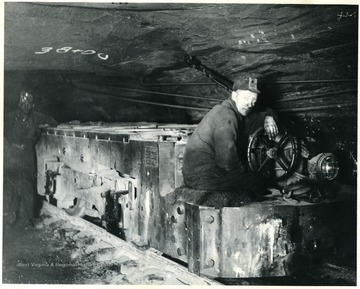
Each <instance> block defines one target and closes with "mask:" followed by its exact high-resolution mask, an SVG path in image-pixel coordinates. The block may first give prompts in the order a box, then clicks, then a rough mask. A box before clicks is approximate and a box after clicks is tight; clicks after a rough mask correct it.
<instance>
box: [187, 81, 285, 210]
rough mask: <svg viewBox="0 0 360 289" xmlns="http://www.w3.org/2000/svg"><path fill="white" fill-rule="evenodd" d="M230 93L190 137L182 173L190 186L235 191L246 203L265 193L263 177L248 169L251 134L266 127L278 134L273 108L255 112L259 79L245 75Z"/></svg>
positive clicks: (208, 189) (272, 135)
mask: <svg viewBox="0 0 360 289" xmlns="http://www.w3.org/2000/svg"><path fill="white" fill-rule="evenodd" d="M232 90H233V91H232V93H231V96H230V97H229V98H228V99H227V100H225V101H223V102H222V104H220V105H216V106H215V107H214V108H212V109H211V110H210V111H209V112H208V113H207V114H206V115H205V116H204V118H203V119H202V121H201V122H200V124H199V125H198V126H197V128H196V129H195V131H194V133H193V134H192V136H191V137H190V138H189V139H188V142H187V145H186V149H185V154H184V161H183V169H182V171H183V176H184V182H185V185H186V186H187V187H190V188H193V189H199V190H207V191H224V192H225V191H233V192H236V193H238V194H242V195H243V196H244V197H245V200H246V203H248V202H252V201H255V200H258V199H259V198H261V196H262V195H263V194H264V193H265V184H264V180H263V178H262V176H261V175H260V174H258V173H255V172H252V173H251V172H248V171H247V159H246V149H247V144H248V135H249V134H250V133H253V132H254V131H255V130H256V129H257V128H259V127H260V126H262V125H263V126H264V128H265V131H266V134H267V136H268V137H269V139H271V140H273V139H274V138H275V137H276V135H277V134H278V127H277V124H276V121H275V119H276V118H277V117H276V114H275V112H274V111H272V110H270V109H267V110H266V111H264V112H258V113H254V112H252V109H253V107H254V105H255V103H256V101H257V98H258V93H260V91H259V90H258V89H257V79H255V78H243V79H240V80H238V81H236V82H235V83H234V85H233V89H232Z"/></svg>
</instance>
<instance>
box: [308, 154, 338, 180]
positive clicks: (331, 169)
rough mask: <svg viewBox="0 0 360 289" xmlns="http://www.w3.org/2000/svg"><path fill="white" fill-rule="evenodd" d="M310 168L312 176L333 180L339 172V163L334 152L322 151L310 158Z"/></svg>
mask: <svg viewBox="0 0 360 289" xmlns="http://www.w3.org/2000/svg"><path fill="white" fill-rule="evenodd" d="M308 170H309V173H310V176H311V178H315V179H320V180H327V181H331V180H333V179H335V178H336V177H337V175H338V173H339V163H338V161H337V158H336V156H335V155H334V154H332V153H322V154H319V155H317V156H315V157H313V158H312V159H311V160H309V163H308Z"/></svg>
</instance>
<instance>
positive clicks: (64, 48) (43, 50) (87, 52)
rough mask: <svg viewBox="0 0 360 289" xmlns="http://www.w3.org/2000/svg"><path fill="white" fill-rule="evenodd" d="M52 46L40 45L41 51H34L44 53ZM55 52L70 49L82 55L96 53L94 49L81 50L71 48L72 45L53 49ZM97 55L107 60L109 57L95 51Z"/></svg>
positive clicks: (63, 51) (51, 48)
mask: <svg viewBox="0 0 360 289" xmlns="http://www.w3.org/2000/svg"><path fill="white" fill-rule="evenodd" d="M53 49H54V47H42V48H41V51H36V52H35V54H45V53H48V52H50V51H51V50H53ZM55 51H56V52H57V53H67V52H69V51H71V52H72V53H80V54H82V55H91V54H96V51H95V50H81V49H73V48H72V47H62V48H58V49H56V50H55ZM97 56H98V57H99V58H100V59H102V60H107V59H108V58H109V55H107V54H105V53H102V52H100V53H97Z"/></svg>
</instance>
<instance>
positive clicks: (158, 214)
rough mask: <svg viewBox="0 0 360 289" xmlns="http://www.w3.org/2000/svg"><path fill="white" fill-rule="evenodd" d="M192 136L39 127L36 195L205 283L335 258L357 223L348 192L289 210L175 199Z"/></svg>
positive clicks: (144, 127) (170, 128)
mask: <svg viewBox="0 0 360 289" xmlns="http://www.w3.org/2000/svg"><path fill="white" fill-rule="evenodd" d="M194 128H195V125H171V124H170V125H157V124H147V123H146V124H139V123H138V124H115V123H113V124H98V125H97V124H90V125H86V124H80V125H71V124H64V125H60V126H58V127H56V128H45V129H44V130H43V132H42V135H41V137H40V139H39V141H38V143H37V145H36V153H37V166H38V175H37V188H38V193H39V194H40V195H42V196H45V197H46V199H47V200H48V201H49V202H50V203H52V204H54V205H56V206H57V207H59V208H63V209H65V210H66V211H67V212H68V213H69V214H71V215H76V216H79V217H83V216H90V217H92V218H95V219H97V220H101V225H102V226H103V227H105V228H107V229H108V230H109V231H112V232H113V233H114V234H116V235H118V236H119V237H121V238H123V239H125V240H126V241H128V242H132V243H133V244H135V245H136V246H140V247H145V248H146V247H152V248H154V249H156V250H159V251H160V252H162V253H164V254H166V255H168V256H170V257H172V258H174V259H177V260H179V261H181V262H184V263H186V264H187V265H188V269H189V271H190V272H193V273H196V274H199V275H205V276H208V277H211V278H217V277H223V278H250V277H276V276H289V275H292V274H296V272H299V271H301V270H304V268H307V267H308V266H309V264H311V263H313V262H314V260H315V259H318V257H319V256H321V257H323V256H324V254H327V253H329V252H334V250H335V248H339V246H341V243H342V242H343V239H344V238H345V239H346V237H344V236H345V235H348V234H349V232H350V233H351V229H353V227H351V228H350V229H349V226H352V224H349V222H348V220H349V219H354V218H355V215H353V214H354V212H355V214H356V202H354V201H353V193H348V192H350V191H351V188H349V187H342V186H341V187H340V191H339V194H338V197H337V198H336V199H333V200H326V201H324V202H321V203H317V204H315V203H310V202H302V203H300V204H294V205H292V204H288V203H285V202H284V201H283V200H282V199H281V196H275V197H274V196H271V197H269V198H267V199H266V200H264V201H263V202H260V203H253V204H249V205H244V206H241V207H222V208H216V207H208V206H204V205H201V204H198V203H197V202H196V201H194V200H195V198H194V196H193V195H191V194H186V193H185V194H184V193H182V194H181V193H180V194H179V188H182V182H183V179H182V173H181V166H182V157H183V153H184V150H185V145H186V140H187V137H188V136H189V135H190V134H191V132H192V130H193V129H194ZM182 189H183V191H185V192H186V190H187V189H186V188H182ZM350 195H351V196H350ZM349 196H350V197H349ZM349 206H350V207H351V209H349ZM334 212H336V213H334ZM350 223H351V222H350ZM344 224H348V226H344ZM339 244H340V245H339Z"/></svg>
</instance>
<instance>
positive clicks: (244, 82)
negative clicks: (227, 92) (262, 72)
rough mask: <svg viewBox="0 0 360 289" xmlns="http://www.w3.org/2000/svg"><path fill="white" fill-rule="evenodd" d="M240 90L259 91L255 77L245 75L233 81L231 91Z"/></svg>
mask: <svg viewBox="0 0 360 289" xmlns="http://www.w3.org/2000/svg"><path fill="white" fill-rule="evenodd" d="M238 89H241V90H250V91H252V92H256V93H260V90H258V88H257V78H252V77H245V78H240V79H238V80H236V81H235V82H234V85H233V87H232V90H233V91H237V90H238Z"/></svg>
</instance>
